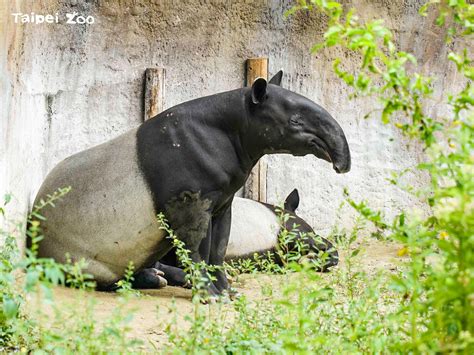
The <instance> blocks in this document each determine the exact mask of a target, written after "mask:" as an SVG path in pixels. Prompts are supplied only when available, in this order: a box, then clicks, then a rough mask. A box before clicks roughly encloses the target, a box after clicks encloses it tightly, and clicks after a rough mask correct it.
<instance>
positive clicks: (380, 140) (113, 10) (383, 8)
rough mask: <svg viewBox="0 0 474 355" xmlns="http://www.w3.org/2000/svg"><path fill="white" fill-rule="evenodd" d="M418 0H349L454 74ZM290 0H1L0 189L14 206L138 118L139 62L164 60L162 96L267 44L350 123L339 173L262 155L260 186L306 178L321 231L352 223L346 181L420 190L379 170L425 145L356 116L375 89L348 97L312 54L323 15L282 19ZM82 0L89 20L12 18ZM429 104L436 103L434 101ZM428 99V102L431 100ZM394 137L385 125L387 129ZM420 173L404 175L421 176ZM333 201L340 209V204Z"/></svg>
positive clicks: (312, 218)
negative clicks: (347, 156) (264, 167)
mask: <svg viewBox="0 0 474 355" xmlns="http://www.w3.org/2000/svg"><path fill="white" fill-rule="evenodd" d="M420 2H421V1H400V0H397V1H389V0H377V1H369V0H367V1H359V0H356V1H353V3H352V4H353V5H355V6H356V7H357V9H358V11H359V13H361V14H363V15H364V16H367V17H369V18H370V17H384V18H385V19H386V21H387V24H388V25H389V27H391V28H393V29H394V30H395V32H396V33H397V35H399V36H400V47H401V48H402V49H404V50H408V51H412V52H414V53H415V54H416V55H417V56H418V58H420V64H421V68H422V70H423V71H424V72H426V73H429V74H435V75H438V76H439V78H440V80H439V82H437V83H436V84H435V87H436V89H437V91H441V90H442V89H444V90H448V91H452V90H453V89H454V88H455V86H456V80H455V77H454V76H453V74H452V73H453V67H452V66H451V65H448V64H447V60H446V59H445V58H446V48H445V46H444V34H443V33H441V32H440V30H439V29H437V28H435V27H434V26H432V25H431V22H432V20H433V16H431V17H429V18H427V19H422V18H421V17H419V16H418V15H417V9H418V7H419V4H420ZM289 6H290V5H289V2H286V1H283V2H282V1H278V0H267V1H264V0H259V1H250V0H248V1H244V0H241V1H206V0H200V1H197V0H188V1H179V2H178V1H176V2H174V1H159V0H154V1H148V0H146V1H145V0H135V1H132V0H130V1H125V0H109V1H104V0H96V1H85V0H82V1H81V0H64V1H58V0H41V1H32V0H24V1H20V0H16V1H10V2H8V3H7V4H6V3H5V2H2V5H0V17H1V21H2V22H1V23H0V25H1V29H0V40H1V41H2V42H0V44H1V47H0V85H1V86H0V89H1V91H0V99H1V105H0V115H1V126H0V129H1V132H0V133H1V134H0V165H1V172H0V194H3V193H4V192H6V191H8V192H11V193H13V194H14V196H15V199H16V203H15V204H14V205H12V206H14V208H13V209H14V211H12V212H16V213H18V214H19V215H20V216H22V215H24V213H25V211H26V210H27V209H28V208H29V206H30V204H31V201H32V199H33V198H34V195H35V193H36V191H37V189H38V188H39V185H40V184H41V182H42V179H43V178H44V177H45V175H46V174H47V173H48V172H49V171H50V170H51V169H52V168H53V167H54V165H55V164H56V163H57V162H59V161H60V160H62V159H63V158H65V157H67V156H69V155H70V154H72V153H75V152H77V151H80V150H83V149H85V148H87V147H90V146H93V145H96V144H98V143H101V142H104V141H106V140H108V139H110V138H112V137H115V136H117V135H119V134H120V133H122V132H124V131H126V130H128V129H130V128H132V127H135V126H137V125H139V124H140V122H141V119H142V116H143V113H142V110H143V108H142V101H143V99H142V95H143V74H144V70H145V68H147V67H165V68H166V70H167V79H166V97H165V106H166V107H170V106H173V105H175V104H178V103H180V102H183V101H186V100H189V99H192V98H196V97H200V96H203V95H207V94H213V93H217V92H220V91H225V90H230V89H234V88H237V87H240V86H242V85H243V84H244V75H245V73H244V62H245V59H246V58H249V57H256V56H268V57H269V58H270V63H269V68H270V72H271V74H272V73H274V72H276V71H277V70H279V69H283V70H284V71H285V77H284V80H283V86H285V87H286V88H289V89H291V90H294V91H296V92H299V93H301V94H303V95H305V96H308V97H309V98H311V99H313V100H314V101H316V102H318V103H320V104H321V105H322V106H324V107H326V108H327V109H328V110H329V111H330V112H331V113H332V114H333V116H334V117H335V118H336V119H337V120H338V121H339V123H340V124H341V126H342V127H343V129H344V130H345V132H346V135H347V138H348V141H349V144H350V147H351V150H352V161H353V165H352V171H351V172H350V173H349V174H345V175H336V174H335V172H334V171H333V170H332V169H331V166H330V165H329V164H328V163H326V162H323V161H321V160H317V159H316V158H314V157H303V158H295V157H289V156H272V157H270V158H268V187H267V190H268V200H269V201H270V202H278V201H281V200H282V199H283V198H284V197H285V196H286V195H287V193H289V192H290V191H291V190H292V189H293V188H294V187H297V188H299V189H300V192H301V196H302V204H301V207H300V214H301V215H302V216H304V217H306V218H307V219H308V220H309V222H310V223H311V224H312V225H313V226H315V227H316V229H317V230H319V231H323V232H325V231H328V230H329V229H330V228H331V227H332V226H333V225H334V224H337V225H339V226H340V227H347V228H349V227H350V226H351V225H352V224H353V221H354V213H353V212H352V211H351V210H350V209H349V208H347V207H345V208H343V209H342V210H339V208H338V207H339V205H340V203H341V202H342V200H343V198H342V189H343V187H344V186H347V187H348V188H349V189H350V191H351V193H352V194H353V197H354V198H356V199H361V198H364V199H368V200H369V201H370V202H371V204H372V205H373V206H374V207H380V208H383V209H384V211H385V212H386V213H387V214H388V215H393V214H394V213H395V212H396V211H397V210H398V209H399V208H402V207H406V206H412V205H414V204H417V201H416V200H415V199H414V198H413V197H411V196H409V195H408V194H406V193H404V192H403V191H401V190H400V189H399V188H397V187H394V186H391V185H390V184H389V183H388V182H387V181H386V180H385V178H386V177H387V176H388V174H389V173H390V172H393V171H399V170H401V169H404V168H406V167H408V166H413V165H414V164H416V163H417V162H418V161H419V159H420V152H419V149H417V148H416V147H411V149H407V147H406V144H407V142H406V141H405V140H404V139H403V138H402V137H400V135H399V134H398V133H397V132H396V131H394V130H393V129H391V128H390V127H389V126H384V125H382V124H380V123H379V122H378V121H377V120H364V118H363V117H364V115H365V114H366V113H367V112H369V111H372V110H374V109H375V108H376V107H377V103H376V102H374V101H372V100H357V101H348V99H347V94H348V90H347V88H346V87H345V86H344V85H343V84H341V83H340V82H339V80H338V79H337V78H335V77H334V75H333V74H332V72H331V57H332V56H333V55H335V54H338V55H342V57H343V58H345V60H346V61H345V62H347V63H348V65H349V66H350V65H351V63H352V61H353V58H352V57H351V55H350V54H347V53H337V52H336V51H333V52H326V53H320V54H317V55H311V54H310V48H311V46H312V45H313V44H314V43H316V42H317V41H318V40H320V39H321V35H322V31H323V29H324V24H325V19H324V18H323V17H322V16H320V15H318V14H316V13H313V14H298V15H296V16H293V17H291V18H288V19H285V18H284V16H283V13H284V11H285V10H286V9H288V8H289ZM16 11H22V12H31V11H34V12H36V13H43V14H46V13H53V14H54V13H56V12H58V13H59V14H64V13H66V12H73V11H78V12H79V13H80V14H82V15H86V16H87V15H92V16H94V18H95V24H93V25H89V26H86V25H67V24H64V23H60V24H41V25H33V24H14V23H13V17H12V16H11V15H10V14H11V13H13V12H16ZM433 102H434V104H433V106H432V110H433V113H436V112H438V111H439V110H440V107H441V110H442V106H439V105H438V103H436V101H433ZM435 104H436V105H435ZM390 139H392V140H391V141H390ZM425 178H426V177H423V176H408V177H407V179H408V181H410V182H411V183H414V184H422V182H423V179H425ZM338 211H339V212H338Z"/></svg>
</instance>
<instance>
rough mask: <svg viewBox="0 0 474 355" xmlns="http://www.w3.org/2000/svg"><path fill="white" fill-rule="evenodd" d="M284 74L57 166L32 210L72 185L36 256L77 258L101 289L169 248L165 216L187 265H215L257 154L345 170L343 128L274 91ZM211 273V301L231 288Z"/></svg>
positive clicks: (169, 114) (153, 122)
mask: <svg viewBox="0 0 474 355" xmlns="http://www.w3.org/2000/svg"><path fill="white" fill-rule="evenodd" d="M281 76H282V73H281V72H279V73H278V74H276V75H275V76H274V77H273V78H272V79H271V80H270V82H269V83H267V81H266V80H265V79H262V78H259V79H257V80H255V82H254V83H253V85H252V86H251V87H246V88H241V89H237V90H232V91H228V92H223V93H220V94H216V95H211V96H207V97H202V98H199V99H195V100H192V101H188V102H185V103H182V104H180V105H177V106H174V107H172V108H170V109H168V110H166V111H164V112H162V113H160V114H159V115H157V116H156V117H154V118H153V119H150V120H148V121H146V122H144V123H143V124H141V125H140V126H139V127H138V128H136V129H132V130H130V131H128V132H126V133H124V134H122V135H121V136H119V137H117V138H115V139H112V140H110V141H108V142H106V143H103V144H101V145H98V146H96V147H93V148H91V149H87V150H85V151H82V152H80V153H77V154H75V155H73V156H70V157H69V158H66V159H65V160H63V161H62V162H60V163H59V164H58V165H57V166H56V167H55V168H54V169H53V170H52V171H51V172H50V173H49V175H48V176H47V177H46V180H45V181H44V183H43V185H42V186H41V188H40V191H39V192H38V195H37V198H36V202H35V204H36V203H37V201H39V199H41V198H44V197H45V196H46V195H47V194H49V193H52V192H53V191H55V190H56V189H57V188H59V187H64V186H71V187H72V189H71V192H70V193H69V194H68V195H67V196H66V197H65V198H64V199H63V200H62V201H60V202H58V203H57V204H56V208H50V207H46V208H45V209H43V210H42V213H43V214H44V217H46V221H45V222H43V223H42V228H43V233H44V235H45V238H44V240H43V241H42V242H41V244H40V246H39V255H40V256H43V257H52V258H54V259H56V260H57V261H59V262H64V261H66V259H65V254H66V253H69V254H70V256H71V258H72V259H73V260H79V259H81V258H84V259H85V260H86V262H87V263H88V266H87V268H86V271H87V272H88V273H90V274H92V275H93V276H94V277H95V279H96V282H97V285H98V288H100V289H107V288H109V287H110V286H111V285H114V283H115V282H116V281H117V280H119V279H120V278H121V277H122V275H123V273H124V270H125V269H126V267H127V265H128V263H129V261H132V262H133V263H134V265H135V267H136V269H137V270H138V271H140V270H143V269H146V268H147V267H150V266H151V265H153V263H154V262H155V261H156V260H159V259H160V258H161V257H163V256H164V255H165V254H166V253H167V252H168V251H169V250H170V249H171V243H170V241H169V239H167V238H166V237H165V233H164V231H163V230H162V229H160V225H159V223H158V221H157V219H156V215H157V213H159V212H163V213H164V214H165V216H166V217H167V219H168V221H169V223H170V225H171V227H172V228H173V229H174V231H175V232H176V234H177V235H178V236H179V238H180V239H181V240H182V241H183V242H184V243H185V246H186V247H187V248H188V249H189V250H190V251H191V254H190V255H191V258H192V260H193V261H195V262H199V261H202V260H203V261H205V262H206V263H209V264H214V265H221V264H222V263H223V261H224V256H225V253H226V249H227V244H228V240H229V232H230V224H231V206H232V200H233V198H234V193H235V192H236V191H237V190H238V189H239V188H240V187H241V186H242V185H243V184H244V182H245V180H246V179H247V177H248V176H249V174H250V171H251V169H252V167H253V166H254V165H255V164H256V163H257V161H258V160H259V159H260V158H261V157H262V156H263V155H265V154H274V153H289V154H293V155H296V156H302V155H306V154H313V155H315V156H316V157H318V158H320V159H324V160H327V161H328V162H331V163H332V165H333V168H334V170H335V171H336V172H337V173H344V172H347V171H349V169H350V165H351V159H350V153H349V146H348V144H347V141H346V137H345V136H344V132H343V131H342V128H341V127H340V126H339V124H338V123H337V122H336V121H335V120H334V118H332V117H331V115H330V114H329V113H328V112H327V111H326V110H325V109H323V108H322V107H321V106H319V105H317V104H316V103H314V102H313V101H311V100H309V99H307V98H305V97H303V96H300V95H298V94H296V93H294V92H291V91H289V90H286V89H283V88H281V87H280V82H281ZM214 276H215V278H216V281H214V282H213V283H210V285H209V290H208V291H209V293H210V294H211V295H215V294H220V293H221V292H222V291H223V290H226V289H227V288H228V282H227V279H226V277H225V274H224V272H223V271H220V270H219V271H217V272H216V274H215V275H214ZM155 277H156V279H155V281H156V280H159V279H160V275H159V274H158V273H157V274H156V275H155ZM150 282H153V280H150Z"/></svg>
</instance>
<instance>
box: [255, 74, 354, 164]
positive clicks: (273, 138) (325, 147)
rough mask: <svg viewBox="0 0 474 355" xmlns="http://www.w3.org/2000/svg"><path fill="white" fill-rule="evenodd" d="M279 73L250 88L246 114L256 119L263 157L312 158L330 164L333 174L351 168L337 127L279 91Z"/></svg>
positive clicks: (311, 106)
mask: <svg viewBox="0 0 474 355" xmlns="http://www.w3.org/2000/svg"><path fill="white" fill-rule="evenodd" d="M281 77H282V72H281V71H280V72H278V73H277V74H276V75H275V76H274V77H273V78H272V79H271V80H270V81H269V82H268V83H267V81H266V80H265V79H262V78H258V79H257V80H255V82H254V83H253V85H252V89H251V93H250V95H251V97H250V101H251V102H250V103H249V105H250V106H249V110H250V112H251V114H252V119H254V118H258V120H257V122H258V123H257V124H258V125H259V127H258V130H259V132H260V133H259V139H261V140H262V141H264V142H265V145H266V151H265V153H290V154H293V155H306V154H313V155H315V156H316V157H318V158H320V159H324V160H326V161H328V162H331V163H332V164H333V167H334V170H336V172H337V173H346V172H348V171H349V170H350V168H351V155H350V151H349V145H348V144H347V140H346V137H345V135H344V132H343V131H342V128H341V126H339V124H338V123H337V122H336V120H335V119H334V118H333V117H332V116H331V115H330V114H329V113H328V112H327V111H326V110H325V109H324V108H322V107H321V106H319V105H318V104H316V103H314V102H313V101H311V100H309V99H307V98H306V97H304V96H301V95H298V94H296V93H294V92H292V91H289V90H286V89H283V88H281V87H280V83H281Z"/></svg>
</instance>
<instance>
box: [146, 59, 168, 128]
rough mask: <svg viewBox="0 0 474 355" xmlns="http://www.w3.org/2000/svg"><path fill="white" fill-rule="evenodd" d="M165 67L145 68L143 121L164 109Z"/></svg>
mask: <svg viewBox="0 0 474 355" xmlns="http://www.w3.org/2000/svg"><path fill="white" fill-rule="evenodd" d="M164 97H165V69H164V68H147V69H146V70H145V110H144V117H143V119H144V121H146V120H149V119H150V118H152V117H155V116H156V115H157V114H159V113H160V112H161V111H163V109H164Z"/></svg>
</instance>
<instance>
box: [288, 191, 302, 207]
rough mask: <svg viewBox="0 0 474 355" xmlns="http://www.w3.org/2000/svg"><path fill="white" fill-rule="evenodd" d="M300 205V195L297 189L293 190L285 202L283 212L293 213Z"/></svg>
mask: <svg viewBox="0 0 474 355" xmlns="http://www.w3.org/2000/svg"><path fill="white" fill-rule="evenodd" d="M299 205H300V194H299V193H298V189H294V190H293V191H291V193H290V194H289V195H288V197H287V198H286V200H285V210H288V211H291V212H295V211H296V209H297V208H298V206H299Z"/></svg>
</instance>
